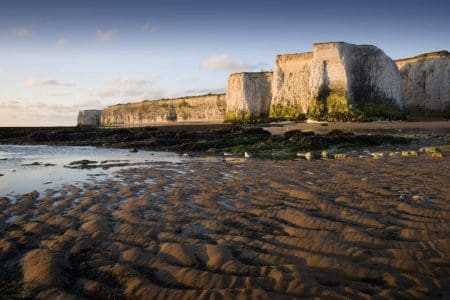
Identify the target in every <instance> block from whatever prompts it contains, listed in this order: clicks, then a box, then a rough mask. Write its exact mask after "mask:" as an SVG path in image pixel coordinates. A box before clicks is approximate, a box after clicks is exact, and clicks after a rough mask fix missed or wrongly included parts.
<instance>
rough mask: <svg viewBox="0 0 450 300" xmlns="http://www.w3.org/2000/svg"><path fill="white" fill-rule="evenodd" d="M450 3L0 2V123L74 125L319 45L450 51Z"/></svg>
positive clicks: (215, 83) (215, 87)
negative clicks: (82, 115)
mask: <svg viewBox="0 0 450 300" xmlns="http://www.w3.org/2000/svg"><path fill="white" fill-rule="evenodd" d="M449 12H450V2H449V1H440V0H435V1H432V0H428V1H418V0H411V1H393V0H391V1H384V0H378V1H373V0H371V1H355V0H341V1H326V0H322V1H320V2H319V1H311V0H308V1H301V0H297V1H283V0H278V1H274V0H272V1H266V0H259V1H245V0H241V1H234V0H227V1H212V0H210V1H187V0H185V1H181V0H172V1H170V0H165V1H132V0H129V1H100V0H97V1H87V0H80V1H64V0H59V1H48V0H40V1H33V0H29V1H24V0H15V1H6V0H5V1H4V0H2V1H1V2H0V45H1V47H0V126H50V125H74V124H75V122H76V115H77V112H78V110H81V109H86V108H102V107H105V106H107V105H110V104H115V103H126V102H135V101H140V100H144V99H157V98H160V97H174V96H181V95H192V94H202V93H207V92H218V91H224V89H225V86H226V80H227V77H228V74H229V73H232V72H236V71H259V70H271V69H272V68H273V63H274V59H275V55H277V54H282V53H294V52H305V51H310V49H311V45H312V43H315V42H324V41H346V42H350V43H356V44H373V45H376V46H378V47H380V48H381V49H383V50H384V51H385V52H386V54H388V55H389V56H391V57H392V58H394V59H395V58H402V57H408V56H413V55H417V54H420V53H424V52H430V51H436V50H443V49H447V50H448V49H450V34H449V30H448V28H450V18H449Z"/></svg>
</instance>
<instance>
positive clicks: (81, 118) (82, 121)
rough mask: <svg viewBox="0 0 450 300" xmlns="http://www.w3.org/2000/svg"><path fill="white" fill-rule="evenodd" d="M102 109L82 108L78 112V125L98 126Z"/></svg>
mask: <svg viewBox="0 0 450 300" xmlns="http://www.w3.org/2000/svg"><path fill="white" fill-rule="evenodd" d="M101 115H102V111H101V110H95V109H88V110H82V111H80V112H79V113H78V122H77V124H78V126H100V119H101Z"/></svg>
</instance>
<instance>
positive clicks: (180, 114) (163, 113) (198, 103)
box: [101, 94, 225, 126]
mask: <svg viewBox="0 0 450 300" xmlns="http://www.w3.org/2000/svg"><path fill="white" fill-rule="evenodd" d="M224 117H225V94H208V95H203V96H195V97H183V98H175V99H164V100H155V101H144V102H140V103H130V104H117V105H113V106H109V107H107V108H106V109H105V110H103V113H102V116H101V124H102V126H112V125H119V126H140V125H146V124H149V125H150V124H155V123H166V122H200V121H223V119H224Z"/></svg>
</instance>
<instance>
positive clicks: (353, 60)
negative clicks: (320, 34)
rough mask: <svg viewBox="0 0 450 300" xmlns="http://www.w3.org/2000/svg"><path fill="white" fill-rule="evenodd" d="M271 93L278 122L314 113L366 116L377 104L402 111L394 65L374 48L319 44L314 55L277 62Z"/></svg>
mask: <svg viewBox="0 0 450 300" xmlns="http://www.w3.org/2000/svg"><path fill="white" fill-rule="evenodd" d="M272 93H273V97H272V103H271V115H272V116H275V117H277V116H278V117H285V116H288V117H295V114H298V113H303V114H306V113H310V112H311V111H312V110H316V113H318V114H321V113H326V112H327V111H328V112H332V111H337V110H345V111H350V110H352V109H360V110H364V108H365V107H366V106H368V105H372V104H373V105H380V104H388V105H389V106H392V107H393V108H397V109H401V108H402V97H401V78H400V73H399V71H398V69H397V67H396V65H395V63H394V62H393V61H392V60H391V59H390V58H389V57H388V56H386V55H385V54H384V52H383V51H381V50H380V49H378V48H377V47H375V46H367V45H353V44H347V43H343V42H332V43H320V44H314V46H313V52H308V53H303V54H289V55H280V56H278V57H277V59H276V62H275V71H274V79H273V85H272ZM318 106H319V108H317V107H318ZM283 114H285V115H283Z"/></svg>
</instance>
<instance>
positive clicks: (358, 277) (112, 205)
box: [0, 156, 450, 299]
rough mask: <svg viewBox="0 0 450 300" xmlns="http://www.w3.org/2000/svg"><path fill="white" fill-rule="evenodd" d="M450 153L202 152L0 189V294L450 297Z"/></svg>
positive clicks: (136, 296) (219, 296) (32, 295)
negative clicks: (294, 157)
mask: <svg viewBox="0 0 450 300" xmlns="http://www.w3.org/2000/svg"><path fill="white" fill-rule="evenodd" d="M449 162H450V160H449V158H444V159H443V160H434V159H432V158H431V157H425V156H420V157H417V158H411V159H409V160H407V161H406V160H404V159H402V158H400V157H399V158H392V159H389V160H377V161H374V160H371V159H369V158H362V159H361V158H359V159H357V158H350V159H347V160H339V161H284V162H283V161H268V160H266V161H263V160H257V159H252V160H248V161H245V162H242V163H229V162H215V163H212V162H202V161H194V162H189V163H186V164H180V165H170V164H167V165H165V164H160V165H155V166H153V167H150V168H141V169H133V170H127V171H124V173H122V174H121V177H122V179H123V181H122V182H121V183H118V182H100V183H97V184H89V185H87V186H86V187H85V189H80V188H77V187H73V186H65V187H64V188H63V189H62V190H61V191H51V190H48V191H47V193H46V194H43V195H38V194H36V193H31V194H28V195H24V196H22V197H20V198H19V199H17V201H12V200H13V199H7V198H0V206H1V212H0V229H1V231H0V263H1V272H0V294H4V295H10V296H21V297H23V296H25V297H37V298H57V297H61V298H64V299H69V298H70V297H84V298H114V299H121V298H124V299H125V298H137V299H154V298H161V299H163V298H164V299H165V298H171V299H211V298H213V299H222V298H242V299H246V298H258V299H291V298H297V297H320V298H337V299H347V298H352V299H369V298H372V297H375V296H378V297H381V298H393V299H395V298H419V299H423V298H433V297H437V298H446V297H450V280H449V278H450V255H449V249H450V202H449V199H450V198H449V196H448V195H449V194H450V177H449V174H450V163H449Z"/></svg>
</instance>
